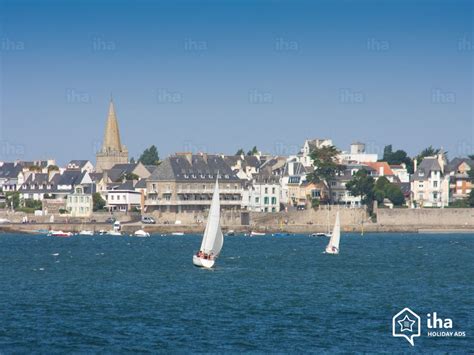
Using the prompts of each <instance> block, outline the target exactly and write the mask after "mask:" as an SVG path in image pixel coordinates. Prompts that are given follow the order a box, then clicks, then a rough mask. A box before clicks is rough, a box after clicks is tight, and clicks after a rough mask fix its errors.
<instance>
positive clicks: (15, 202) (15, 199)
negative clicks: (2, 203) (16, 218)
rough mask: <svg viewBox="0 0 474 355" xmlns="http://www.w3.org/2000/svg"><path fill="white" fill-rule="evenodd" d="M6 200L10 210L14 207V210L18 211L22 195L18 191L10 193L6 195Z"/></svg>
mask: <svg viewBox="0 0 474 355" xmlns="http://www.w3.org/2000/svg"><path fill="white" fill-rule="evenodd" d="M5 199H6V202H7V207H8V208H11V207H13V209H14V210H16V209H17V208H18V207H20V193H19V192H18V191H8V192H7V193H6V194H5Z"/></svg>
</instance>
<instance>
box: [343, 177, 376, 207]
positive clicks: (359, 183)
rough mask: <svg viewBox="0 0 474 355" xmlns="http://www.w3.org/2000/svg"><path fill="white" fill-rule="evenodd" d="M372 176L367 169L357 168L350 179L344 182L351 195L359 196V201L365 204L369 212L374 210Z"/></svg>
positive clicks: (373, 183)
mask: <svg viewBox="0 0 474 355" xmlns="http://www.w3.org/2000/svg"><path fill="white" fill-rule="evenodd" d="M374 188H375V182H374V178H373V177H372V176H370V175H369V174H368V173H367V170H365V169H361V170H359V171H358V172H357V173H356V174H355V175H354V177H353V178H352V180H351V181H349V182H348V183H347V184H346V189H347V191H349V193H350V194H351V195H352V196H360V198H361V201H362V203H363V204H364V205H367V209H368V211H369V213H370V214H372V212H373V210H374V200H375V196H374Z"/></svg>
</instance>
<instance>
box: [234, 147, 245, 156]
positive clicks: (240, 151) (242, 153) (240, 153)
mask: <svg viewBox="0 0 474 355" xmlns="http://www.w3.org/2000/svg"><path fill="white" fill-rule="evenodd" d="M235 155H239V156H240V155H245V152H244V150H243V149H242V148H240V149H239V150H238V151H237V153H235Z"/></svg>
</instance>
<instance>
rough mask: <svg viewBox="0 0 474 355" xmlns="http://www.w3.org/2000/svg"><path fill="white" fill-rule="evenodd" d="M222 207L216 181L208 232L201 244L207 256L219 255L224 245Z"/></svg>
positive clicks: (208, 218)
mask: <svg viewBox="0 0 474 355" xmlns="http://www.w3.org/2000/svg"><path fill="white" fill-rule="evenodd" d="M220 218H221V206H220V200H219V185H218V182H217V180H216V186H215V188H214V194H213V195H212V202H211V208H210V209H209V216H208V217H207V224H206V230H205V231H204V236H203V238H202V243H201V251H202V252H203V253H206V254H211V253H212V254H214V256H217V255H219V253H220V252H221V249H222V245H223V244H224V235H223V234H222V230H221V226H220Z"/></svg>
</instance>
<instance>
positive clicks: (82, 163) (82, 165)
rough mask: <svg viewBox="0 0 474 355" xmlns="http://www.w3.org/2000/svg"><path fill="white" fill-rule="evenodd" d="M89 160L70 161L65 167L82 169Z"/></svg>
mask: <svg viewBox="0 0 474 355" xmlns="http://www.w3.org/2000/svg"><path fill="white" fill-rule="evenodd" d="M88 162H89V160H71V161H70V162H69V163H68V164H67V165H77V166H78V167H79V168H83V167H84V166H85V165H86V164H87V163H88Z"/></svg>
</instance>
